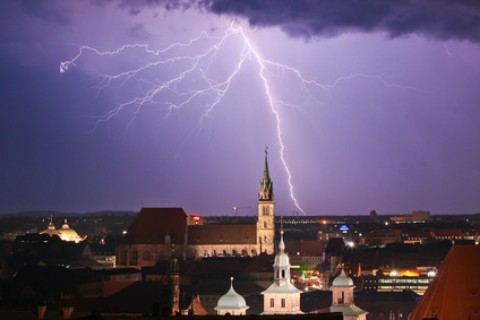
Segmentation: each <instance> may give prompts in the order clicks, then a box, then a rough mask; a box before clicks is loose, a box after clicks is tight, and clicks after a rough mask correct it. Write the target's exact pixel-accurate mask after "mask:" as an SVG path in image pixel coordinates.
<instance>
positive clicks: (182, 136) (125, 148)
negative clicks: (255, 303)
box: [0, 0, 480, 215]
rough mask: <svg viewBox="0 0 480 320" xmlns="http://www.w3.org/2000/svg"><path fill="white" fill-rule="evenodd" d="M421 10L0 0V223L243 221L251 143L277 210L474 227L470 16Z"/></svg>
mask: <svg viewBox="0 0 480 320" xmlns="http://www.w3.org/2000/svg"><path fill="white" fill-rule="evenodd" d="M431 5H432V7H428V6H427V4H423V3H422V4H416V3H409V2H406V3H403V4H395V5H394V4H388V3H384V4H378V3H377V4H375V3H374V2H373V1H366V2H365V3H363V4H362V5H358V4H355V2H351V1H345V2H342V3H334V2H332V3H329V2H309V1H298V2H296V3H295V5H292V4H291V2H289V1H282V0H277V1H242V2H236V1H228V0H226V1H225V0H210V1H198V2H197V1H194V2H190V1H186V2H175V1H173V2H172V1H154V2H149V3H147V2H143V1H136V2H127V1H120V0H118V1H95V2H80V1H78V2H63V1H57V0H49V1H22V2H20V1H6V2H2V3H1V4H0V8H1V9H2V10H1V13H0V15H1V16H2V19H1V22H0V26H1V27H2V28H1V30H2V31H0V64H1V65H2V73H1V77H2V79H1V80H0V81H1V83H2V85H1V88H0V98H1V100H2V102H3V104H2V111H3V116H2V117H1V118H0V146H1V152H0V153H1V155H0V181H1V182H0V195H1V199H0V212H16V211H25V210H55V211H72V212H87V211H88V212H91V211H99V210H133V211H138V210H139V208H141V207H143V206H145V207H183V208H184V209H185V211H186V212H187V213H189V214H202V215H229V214H232V215H233V214H241V215H243V214H244V213H245V214H247V213H255V212H256V201H257V192H258V183H259V181H260V179H261V178H262V173H263V165H264V150H265V147H266V146H268V161H269V165H270V176H271V178H272V180H273V184H274V193H275V203H276V208H277V209H276V211H277V213H278V214H287V215H288V214H291V213H293V212H300V213H301V212H302V211H303V212H304V213H306V214H307V215H322V214H323V215H328V214H345V215H346V214H368V213H369V212H370V210H376V211H377V213H379V214H407V213H410V212H412V211H414V210H429V211H431V212H432V214H462V213H466V214H473V213H478V212H480V198H479V197H478V192H479V191H480V165H479V163H480V148H478V141H479V138H480V105H479V104H480V92H479V91H478V89H477V84H478V83H479V80H480V67H479V66H480V47H479V41H480V34H479V30H480V29H479V28H480V21H478V18H477V17H476V16H478V14H479V13H480V6H479V5H476V4H472V3H470V2H458V3H455V4H451V3H450V2H449V1H440V2H435V5H433V4H431ZM433 6H435V9H433ZM209 50H210V51H209ZM234 207H236V208H238V210H233V208H234Z"/></svg>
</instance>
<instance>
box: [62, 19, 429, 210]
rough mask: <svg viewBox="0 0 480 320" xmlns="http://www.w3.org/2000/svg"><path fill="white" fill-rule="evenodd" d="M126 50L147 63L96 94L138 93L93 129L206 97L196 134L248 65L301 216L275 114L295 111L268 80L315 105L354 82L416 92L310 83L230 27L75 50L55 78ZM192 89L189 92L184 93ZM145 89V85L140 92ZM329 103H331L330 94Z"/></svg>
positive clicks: (107, 79)
mask: <svg viewBox="0 0 480 320" xmlns="http://www.w3.org/2000/svg"><path fill="white" fill-rule="evenodd" d="M233 38H235V39H236V38H238V39H240V44H241V45H240V47H241V48H240V50H239V54H238V58H237V61H236V63H235V64H234V66H233V68H232V70H231V71H230V72H229V73H227V74H226V75H225V76H224V78H223V79H222V80H220V81H219V80H215V78H214V77H213V76H210V75H209V73H210V71H211V66H212V65H214V64H215V61H216V59H217V56H218V55H220V53H221V51H222V50H223V49H224V47H225V46H226V43H227V42H228V41H229V40H230V39H233ZM204 43H208V44H207V46H206V47H205V48H200V49H199V48H197V47H201V44H204ZM182 49H188V50H189V51H192V49H196V50H199V51H200V53H199V54H197V55H191V54H181V53H176V52H177V51H181V50H182ZM129 50H142V52H143V53H144V54H146V55H149V56H151V57H152V59H151V61H146V62H144V63H143V64H142V65H140V66H137V67H132V68H130V69H127V70H125V71H122V72H120V73H114V74H101V75H100V76H99V77H100V81H99V83H98V85H97V89H98V90H99V91H101V90H103V89H105V88H108V87H110V86H112V85H113V84H114V83H115V84H118V85H119V86H120V87H122V86H123V85H125V84H126V83H129V82H131V81H135V82H137V83H138V85H139V86H141V87H142V90H139V91H140V94H138V95H136V96H134V97H133V98H131V99H129V100H127V101H125V102H123V103H120V104H118V105H117V106H116V107H115V108H113V109H111V110H110V111H108V112H106V113H104V114H103V115H101V116H100V117H99V118H97V121H96V123H95V127H96V126H97V125H99V124H101V123H104V122H108V121H110V120H111V119H113V118H114V117H116V116H118V115H119V114H120V113H122V112H126V111H127V110H130V112H131V118H130V121H129V123H128V125H127V128H128V127H129V126H130V125H131V124H132V123H133V121H134V120H135V118H136V116H137V114H138V113H139V112H140V110H141V109H142V107H143V106H144V105H145V104H147V103H152V104H159V105H163V106H165V107H166V109H167V113H166V116H167V117H168V116H169V115H170V114H171V112H173V111H174V110H177V109H182V108H184V107H187V106H190V105H192V104H193V103H194V102H197V104H198V100H199V99H201V98H207V102H205V103H204V107H205V109H204V111H203V114H202V115H201V116H200V117H199V120H198V122H197V125H196V128H195V129H194V130H193V131H195V132H197V133H198V132H200V130H201V129H202V127H203V123H204V121H205V120H206V119H208V117H209V115H210V114H211V112H212V111H214V109H215V108H216V107H217V106H218V105H219V104H220V102H221V101H222V99H223V98H224V96H225V95H226V94H227V92H228V91H229V89H230V87H231V85H232V82H233V80H234V78H235V77H236V76H237V75H238V74H239V73H240V71H241V70H242V67H243V66H244V64H245V62H246V61H247V60H252V61H254V62H255V63H256V64H257V66H258V76H259V79H260V80H261V82H262V84H263V89H264V92H265V95H266V98H267V104H268V107H269V109H270V111H271V113H272V114H273V118H274V120H275V128H276V139H277V142H278V145H279V146H280V160H281V163H282V166H283V168H284V170H285V173H286V176H287V183H288V188H289V193H290V198H291V199H292V201H293V203H294V205H295V207H296V208H297V209H298V211H300V212H301V213H302V214H305V211H304V210H303V208H302V207H301V206H300V204H299V202H298V200H297V197H296V196H295V188H294V184H293V182H292V173H291V170H290V168H289V166H288V163H287V160H286V156H285V150H286V146H285V143H284V138H283V131H282V118H281V113H280V109H281V106H295V107H298V105H296V104H289V103H287V102H284V101H282V100H280V99H278V98H277V99H276V98H275V95H274V93H273V84H272V81H271V80H270V78H271V77H276V78H279V77H282V76H283V75H284V74H287V73H288V74H290V75H291V76H293V77H294V78H296V79H297V80H298V81H299V83H300V84H301V85H302V87H303V88H305V89H306V91H307V92H308V93H309V94H310V97H311V98H313V100H316V101H317V102H318V100H317V99H316V98H314V97H313V94H311V93H310V91H311V90H312V89H317V90H318V89H320V90H322V91H325V92H326V93H328V94H330V92H331V90H332V89H333V88H335V87H336V86H338V85H339V84H340V83H341V82H342V81H348V80H351V79H356V78H367V79H372V80H377V81H380V82H381V83H382V85H384V86H385V87H395V88H402V89H409V90H417V91H421V90H419V89H416V88H413V87H409V86H401V85H397V84H393V83H389V82H387V81H385V80H384V79H383V78H382V77H381V76H377V75H365V74H352V75H348V76H342V77H340V78H338V79H336V80H335V81H334V82H333V83H331V84H322V83H320V82H318V81H316V80H315V79H310V78H307V77H306V76H304V75H303V74H302V72H301V71H300V70H299V69H296V68H294V67H292V66H290V65H287V64H283V63H280V62H277V61H272V60H268V59H266V58H264V57H263V56H262V55H261V54H260V52H259V51H258V50H257V48H256V47H255V46H254V45H253V43H252V41H250V39H249V37H248V36H247V33H246V32H245V31H244V30H243V28H242V27H240V26H238V25H235V24H234V23H232V24H231V25H230V26H229V27H228V28H227V29H226V30H225V31H224V32H223V34H221V35H211V34H208V33H207V32H201V33H200V34H199V35H198V36H197V37H195V38H193V39H191V40H189V41H187V42H184V43H181V42H177V43H173V44H171V45H169V46H167V47H166V48H164V49H161V50H153V49H151V48H150V46H148V45H147V44H127V45H123V46H121V47H119V48H118V49H116V50H113V51H100V50H98V49H96V48H93V47H90V46H81V47H80V48H79V50H78V53H77V54H76V55H75V56H74V57H73V58H72V59H71V60H67V61H63V62H61V63H60V73H65V72H67V71H68V70H69V69H70V68H71V67H72V66H75V65H76V64H77V62H78V61H79V60H80V59H81V58H82V57H83V56H84V55H86V54H87V53H91V54H93V55H95V56H97V57H113V56H116V55H120V54H123V53H125V52H127V51H129ZM164 56H167V57H164ZM173 65H176V66H179V68H180V69H181V70H180V71H179V72H177V73H176V74H175V75H174V76H172V77H170V78H167V79H166V80H159V79H157V78H155V77H153V79H148V77H145V74H146V73H147V72H148V71H149V70H152V69H153V70H155V69H156V68H161V67H168V66H173ZM146 78H147V79H146ZM187 82H188V85H187ZM192 85H193V87H194V89H190V87H191V86H192ZM145 86H147V88H146V89H145ZM330 99H331V100H332V101H333V102H334V103H335V104H337V102H335V101H334V99H333V97H332V96H331V95H330ZM193 131H192V132H193Z"/></svg>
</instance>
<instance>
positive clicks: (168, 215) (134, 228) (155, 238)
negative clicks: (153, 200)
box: [123, 208, 187, 244]
mask: <svg viewBox="0 0 480 320" xmlns="http://www.w3.org/2000/svg"><path fill="white" fill-rule="evenodd" d="M186 228H187V215H186V214H185V211H183V209H182V208H142V210H140V212H139V213H138V215H137V217H136V218H135V220H133V222H132V224H131V225H130V227H129V228H128V231H127V234H126V236H125V238H124V239H123V241H124V242H126V243H132V244H133V243H138V244H148V243H160V244H163V243H165V236H166V235H169V236H170V237H171V243H174V244H183V243H184V240H185V231H186Z"/></svg>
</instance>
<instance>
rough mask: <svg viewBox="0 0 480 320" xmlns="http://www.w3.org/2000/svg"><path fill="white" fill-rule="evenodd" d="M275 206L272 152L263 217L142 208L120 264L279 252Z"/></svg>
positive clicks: (121, 246) (261, 202)
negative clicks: (237, 219)
mask: <svg viewBox="0 0 480 320" xmlns="http://www.w3.org/2000/svg"><path fill="white" fill-rule="evenodd" d="M274 209H275V205H274V196H273V182H272V180H271V179H270V173H269V169H268V159H267V153H266V152H265V163H264V170H263V177H262V179H261V180H260V185H259V191H258V211H257V212H258V216H257V221H256V222H255V223H250V224H235V223H231V224H197V223H191V221H190V220H191V219H189V217H188V216H187V215H186V213H185V212H184V211H183V209H182V208H142V210H141V211H140V212H139V214H138V215H137V217H136V218H135V220H134V221H133V222H132V224H131V225H130V227H129V229H128V230H127V234H126V235H125V236H124V237H123V239H122V240H121V241H120V242H119V243H118V245H117V248H116V257H117V265H118V266H130V267H142V266H153V265H155V263H156V262H157V261H159V260H166V259H169V258H170V257H171V256H174V257H177V258H179V259H199V258H203V257H212V256H217V257H238V256H256V255H258V254H260V253H267V254H273V253H274V236H275V223H274V218H275V210H274Z"/></svg>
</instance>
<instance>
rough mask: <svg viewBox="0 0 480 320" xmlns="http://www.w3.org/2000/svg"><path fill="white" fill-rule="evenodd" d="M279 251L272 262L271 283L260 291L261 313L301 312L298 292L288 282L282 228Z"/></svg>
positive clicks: (288, 273) (288, 267) (288, 261)
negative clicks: (261, 297) (261, 300)
mask: <svg viewBox="0 0 480 320" xmlns="http://www.w3.org/2000/svg"><path fill="white" fill-rule="evenodd" d="M278 249H279V252H278V253H277V255H276V256H275V262H274V264H273V269H274V275H273V278H274V281H273V284H272V285H271V286H270V287H268V288H267V290H265V291H263V292H262V295H263V314H301V313H302V311H301V310H300V294H301V293H302V291H301V290H299V289H297V288H296V287H295V286H294V285H293V284H292V283H291V282H290V258H289V257H288V254H286V253H285V243H284V242H283V230H282V231H281V232H280V242H279V244H278Z"/></svg>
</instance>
